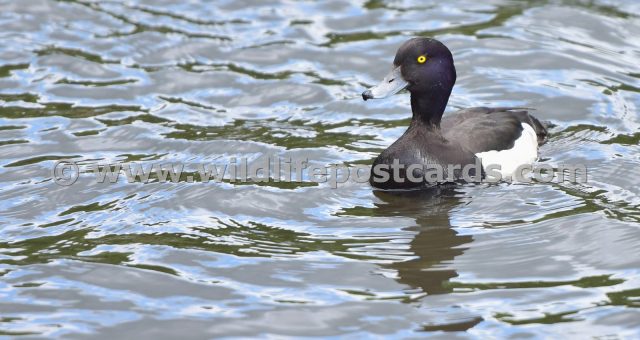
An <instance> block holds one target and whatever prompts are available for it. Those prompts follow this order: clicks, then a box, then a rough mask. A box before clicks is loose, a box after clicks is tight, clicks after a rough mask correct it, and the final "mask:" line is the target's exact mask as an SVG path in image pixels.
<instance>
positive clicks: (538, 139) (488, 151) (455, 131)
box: [441, 107, 547, 176]
mask: <svg viewBox="0 0 640 340" xmlns="http://www.w3.org/2000/svg"><path fill="white" fill-rule="evenodd" d="M441 127H442V132H443V135H444V137H445V138H446V139H447V140H449V141H453V142H455V143H458V144H460V145H461V146H462V147H463V148H465V149H467V150H469V151H471V152H473V153H474V154H475V155H476V156H477V157H479V158H481V159H482V164H483V167H485V169H486V167H487V166H489V165H499V166H500V169H501V171H500V172H501V173H502V174H503V175H504V176H510V175H511V174H512V173H513V172H514V171H515V170H516V169H517V167H518V166H520V165H523V164H530V163H532V162H534V161H535V160H536V159H537V156H538V146H539V145H540V144H542V143H544V141H545V140H546V137H547V130H546V128H545V127H544V126H543V125H542V124H541V123H540V121H538V120H537V119H536V118H535V117H533V116H531V115H530V114H529V112H528V111H527V110H525V109H521V108H487V107H475V108H469V109H464V110H461V111H458V112H457V113H454V114H452V115H450V116H448V117H447V118H445V119H443V120H442V123H441Z"/></svg>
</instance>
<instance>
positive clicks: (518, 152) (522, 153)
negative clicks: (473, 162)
mask: <svg viewBox="0 0 640 340" xmlns="http://www.w3.org/2000/svg"><path fill="white" fill-rule="evenodd" d="M476 156H477V157H478V158H480V159H481V160H482V167H483V168H484V169H485V170H486V169H487V167H488V166H489V165H494V168H495V166H496V165H499V166H500V171H499V172H500V173H501V174H502V177H503V178H507V177H509V178H511V176H513V174H514V172H515V171H516V170H517V169H518V167H519V166H521V165H525V164H533V162H535V160H536V159H537V158H538V136H537V135H536V132H535V131H534V130H533V128H532V127H531V125H529V124H525V123H522V134H521V135H520V137H518V139H516V141H515V143H513V147H512V148H511V149H507V150H500V151H496V150H491V151H485V152H479V153H477V154H476ZM496 170H497V169H496Z"/></svg>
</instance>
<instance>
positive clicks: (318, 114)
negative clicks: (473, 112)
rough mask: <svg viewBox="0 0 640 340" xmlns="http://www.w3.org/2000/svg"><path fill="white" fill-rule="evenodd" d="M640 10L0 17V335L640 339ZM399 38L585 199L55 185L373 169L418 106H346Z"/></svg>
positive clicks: (566, 3)
mask: <svg viewBox="0 0 640 340" xmlns="http://www.w3.org/2000/svg"><path fill="white" fill-rule="evenodd" d="M639 12H640V7H638V4H636V3H635V2H633V1H615V0H614V1H610V0H597V1H573V0H558V1H510V0H492V1H489V2H483V3H478V2H477V1H466V0H462V1H456V2H454V3H442V2H437V3H436V2H429V1H427V2H424V1H411V0H406V1H355V2H353V1H352V2H346V1H340V0H338V1H323V2H310V1H299V2H286V1H269V2H264V3H255V2H250V1H216V2H207V1H190V2H182V3H177V2H174V1H164V0H153V1H152V0H133V1H107V2H104V1H89V0H69V1H62V0H61V1H55V0H27V1H9V0H7V1H1V0H0V37H2V41H3V44H2V46H0V156H1V158H0V159H1V161H0V334H1V335H16V336H17V335H36V336H55V337H71V336H74V337H92V338H93V337H96V336H99V337H103V338H116V337H123V336H127V337H131V336H135V337H140V338H157V337H168V338H176V337H180V338H185V337H193V338H203V337H221V336H239V337H266V336H271V337H273V336H276V337H277V336H291V337H300V336H319V337H329V336H336V337H338V336H341V337H344V336H358V337H363V336H367V337H370V336H396V337H415V336H424V335H436V336H438V335H444V336H448V335H452V334H453V333H442V332H457V333H455V335H460V336H474V337H487V336H493V337H525V336H533V337H567V336H572V337H585V336H589V337H592V336H599V337H609V336H618V337H621V338H624V337H628V338H636V337H638V336H640V334H639V333H638V329H640V323H639V322H638V320H640V315H639V314H638V313H639V311H640V309H638V307H639V305H638V298H639V296H640V288H639V287H640V281H639V278H640V276H639V275H638V271H639V269H640V262H639V260H638V259H640V248H639V247H638V246H637V240H638V239H639V237H640V231H639V229H638V222H640V199H639V198H638V197H640V195H639V193H640V186H638V184H637V180H636V178H637V175H640V172H639V170H638V169H640V167H638V163H639V162H640V161H639V160H640V157H639V156H640V149H639V146H638V141H639V136H640V115H638V113H637V112H638V106H639V105H640V96H639V93H640V71H639V70H638V69H637V61H638V58H640V40H639V39H638V37H640V24H639V23H640V21H639V20H638V14H637V13H639ZM568 18H570V20H569V19H568ZM413 35H429V36H436V37H437V38H439V39H440V40H442V41H443V42H445V43H446V44H447V45H448V46H449V47H450V48H451V49H452V51H453V53H454V56H455V62H456V67H457V72H458V81H457V84H456V87H455V89H454V92H453V95H452V98H451V101H450V106H451V107H450V110H451V111H453V110H454V109H457V108H462V107H467V106H509V105H511V106H527V107H533V108H535V109H536V116H537V117H540V118H541V119H542V120H545V121H548V122H549V123H550V124H551V126H552V128H551V129H550V131H551V136H550V140H549V142H548V143H547V144H545V145H544V146H543V147H542V149H541V158H542V161H544V162H546V163H548V164H551V165H553V166H558V165H560V164H584V165H586V166H587V168H588V170H589V182H588V183H587V184H584V185H571V184H569V183H556V184H542V183H534V184H531V185H508V184H499V185H491V186H481V185H478V186H459V187H454V188H450V187H449V188H437V189H434V190H432V191H422V192H401V193H399V192H393V193H392V192H380V191H373V190H372V189H371V188H370V187H369V186H368V185H363V184H355V183H349V184H343V185H341V186H340V187H339V188H338V189H331V188H330V186H329V185H327V184H316V183H311V182H308V181H304V182H301V183H291V184H284V183H269V184H268V185H257V184H252V183H230V182H228V181H227V182H223V183H213V182H211V183H206V184H205V183H188V182H186V181H182V182H179V183H158V182H155V181H152V182H151V183H148V184H142V183H139V182H138V183H126V181H122V182H119V183H115V184H97V183H94V182H93V181H92V180H90V178H88V177H86V178H85V177H81V178H80V180H79V181H78V182H77V183H75V184H74V185H72V186H70V187H61V186H57V185H56V184H55V183H53V181H52V179H51V172H50V170H51V167H52V165H53V164H54V163H55V162H56V161H57V160H60V159H64V158H72V159H73V160H75V161H77V162H78V163H79V164H82V165H87V164H91V163H93V162H118V161H119V162H136V163H138V164H140V165H142V166H143V167H146V166H147V165H148V164H150V163H152V162H171V163H177V162H184V163H189V164H195V163H218V164H219V163H220V160H224V159H229V158H230V157H236V158H238V159H241V158H247V159H249V161H251V160H254V159H257V158H259V157H260V156H263V155H272V156H274V157H280V158H293V159H301V158H308V159H309V160H310V162H311V163H314V164H323V165H324V164H332V163H338V164H342V163H344V164H368V163H370V162H371V160H372V159H373V157H375V156H376V155H377V154H378V153H379V152H380V151H382V150H384V149H385V148H386V147H387V146H388V145H389V144H390V143H391V142H393V141H394V140H395V139H397V138H398V136H400V135H401V134H402V132H403V131H404V129H405V128H406V126H407V125H408V123H409V117H410V108H409V107H408V98H407V95H406V94H400V95H396V96H394V97H392V98H389V100H387V101H379V102H370V101H369V102H367V103H364V102H363V101H362V99H361V97H360V95H359V93H361V92H362V90H363V89H364V88H366V87H368V86H369V85H371V84H373V83H374V82H376V81H377V79H380V78H381V77H382V76H383V75H384V74H386V73H387V71H388V67H389V66H390V63H391V60H392V59H393V55H394V53H395V50H396V48H397V47H398V46H399V45H400V44H401V43H402V42H403V41H404V40H406V39H407V38H408V37H409V36H413ZM185 330H188V331H187V332H185Z"/></svg>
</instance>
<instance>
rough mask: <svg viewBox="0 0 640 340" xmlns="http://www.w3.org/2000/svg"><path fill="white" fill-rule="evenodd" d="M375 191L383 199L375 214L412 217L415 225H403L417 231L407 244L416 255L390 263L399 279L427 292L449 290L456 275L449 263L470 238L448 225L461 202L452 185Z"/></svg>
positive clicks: (471, 238) (378, 204)
mask: <svg viewBox="0 0 640 340" xmlns="http://www.w3.org/2000/svg"><path fill="white" fill-rule="evenodd" d="M374 194H375V196H376V198H378V199H380V200H381V201H382V202H383V203H376V208H375V209H374V211H373V215H374V216H403V217H409V218H415V224H416V225H415V226H410V227H407V228H405V230H406V231H411V232H414V233H416V234H415V236H413V238H412V239H411V242H410V243H409V252H410V253H412V254H413V255H414V256H415V258H413V259H410V260H407V261H402V262H394V263H392V264H391V265H390V268H393V269H394V270H395V271H397V273H398V281H399V282H400V283H402V284H406V285H409V286H411V287H414V288H419V289H420V290H422V291H423V292H424V293H426V294H428V295H432V294H444V293H449V292H451V291H452V289H451V287H450V286H449V285H447V283H449V280H451V279H452V278H455V277H457V276H458V274H457V273H456V271H455V270H454V269H451V268H450V265H451V264H452V263H453V260H454V259H455V257H456V256H459V255H462V253H463V252H464V250H465V249H466V247H468V245H467V243H470V242H472V241H473V236H471V235H459V233H458V232H457V231H455V230H454V229H453V226H452V225H451V221H450V217H449V214H450V212H451V210H452V209H453V208H455V206H456V205H458V204H460V199H459V198H457V197H456V195H459V194H458V193H457V192H456V191H455V189H454V188H433V189H430V190H423V191H407V192H384V191H375V192H374Z"/></svg>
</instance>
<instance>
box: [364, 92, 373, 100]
mask: <svg viewBox="0 0 640 340" xmlns="http://www.w3.org/2000/svg"><path fill="white" fill-rule="evenodd" d="M362 99H364V101H367V99H373V94H372V93H371V90H366V91H364V92H362Z"/></svg>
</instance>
